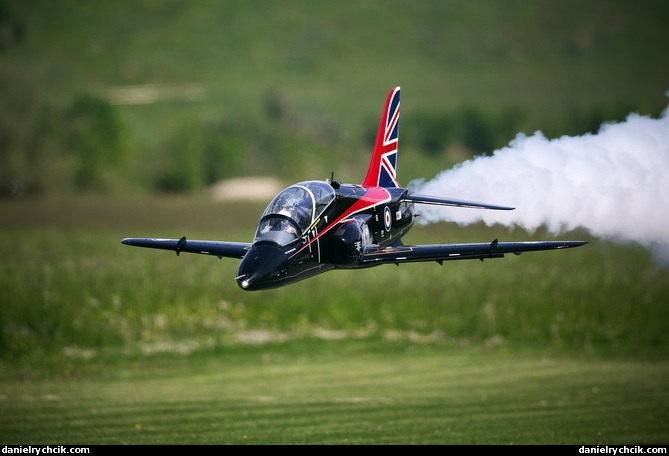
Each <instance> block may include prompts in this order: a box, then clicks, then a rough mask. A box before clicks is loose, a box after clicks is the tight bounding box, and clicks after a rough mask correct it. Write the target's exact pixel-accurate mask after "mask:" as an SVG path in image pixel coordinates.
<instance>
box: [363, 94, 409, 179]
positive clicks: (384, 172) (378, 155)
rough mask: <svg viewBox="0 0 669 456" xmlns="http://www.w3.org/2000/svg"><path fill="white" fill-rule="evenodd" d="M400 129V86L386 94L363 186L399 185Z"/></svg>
mask: <svg viewBox="0 0 669 456" xmlns="http://www.w3.org/2000/svg"><path fill="white" fill-rule="evenodd" d="M399 129H400V88H399V87H395V88H394V89H393V90H391V91H390V93H389V94H388V98H387V99H386V105H385V107H384V108H383V115H382V116H381V123H380V125H379V132H378V133H377V135H376V143H375V144H374V152H373V154H372V160H371V161H370V163H369V169H368V170H367V176H365V180H364V181H363V182H362V185H363V187H401V185H400V184H399V183H398V182H397V172H396V169H397V144H398V135H399Z"/></svg>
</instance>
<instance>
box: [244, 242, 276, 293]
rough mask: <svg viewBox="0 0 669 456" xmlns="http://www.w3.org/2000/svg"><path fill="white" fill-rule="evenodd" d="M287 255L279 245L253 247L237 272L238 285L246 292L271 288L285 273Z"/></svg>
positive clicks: (269, 244) (270, 244) (268, 244)
mask: <svg viewBox="0 0 669 456" xmlns="http://www.w3.org/2000/svg"><path fill="white" fill-rule="evenodd" d="M285 261H286V254H285V252H284V251H283V249H282V248H281V247H280V246H279V245H278V244H273V243H267V244H260V245H258V244H257V245H254V246H252V247H251V248H250V249H249V251H248V252H246V255H244V258H243V259H242V261H241V263H240V264H239V269H238V270H237V277H236V279H237V284H238V285H239V286H240V287H241V288H242V289H244V290H261V289H264V288H271V283H272V282H275V281H277V280H278V279H279V277H280V276H281V273H282V272H283V271H284V262H285Z"/></svg>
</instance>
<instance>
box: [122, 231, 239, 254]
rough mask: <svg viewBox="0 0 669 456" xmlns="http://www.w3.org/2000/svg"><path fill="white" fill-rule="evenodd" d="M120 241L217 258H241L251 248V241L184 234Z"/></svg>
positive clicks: (127, 243) (137, 245)
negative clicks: (194, 237) (205, 238)
mask: <svg viewBox="0 0 669 456" xmlns="http://www.w3.org/2000/svg"><path fill="white" fill-rule="evenodd" d="M121 243H123V244H125V245H132V246H135V247H146V248H150V249H162V250H172V251H174V252H176V253H177V255H178V254H179V253H180V252H188V253H200V254H203V255H214V256H217V257H219V258H221V257H227V258H243V257H244V255H246V252H247V251H248V249H249V248H251V243H246V242H217V241H190V240H187V239H186V237H185V236H184V237H182V238H181V239H149V238H127V239H123V240H122V241H121Z"/></svg>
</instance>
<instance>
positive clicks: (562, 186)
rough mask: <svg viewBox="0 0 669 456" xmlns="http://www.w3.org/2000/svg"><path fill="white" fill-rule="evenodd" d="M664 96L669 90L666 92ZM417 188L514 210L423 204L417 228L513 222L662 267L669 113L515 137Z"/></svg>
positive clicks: (668, 201) (668, 252)
mask: <svg viewBox="0 0 669 456" xmlns="http://www.w3.org/2000/svg"><path fill="white" fill-rule="evenodd" d="M668 95H669V93H668ZM411 187H413V188H414V189H415V190H416V191H418V192H420V193H423V194H428V195H435V196H444V197H450V198H457V199H463V200H470V201H479V202H485V203H491V204H500V205H509V206H514V207H516V209H515V210H513V211H495V210H478V209H464V208H453V207H441V206H428V205H423V206H421V207H420V213H421V217H419V220H422V223H430V222H436V221H451V222H456V223H458V224H462V225H467V224H470V223H474V222H478V221H483V222H484V223H486V224H487V225H493V224H502V225H506V226H513V225H518V226H521V227H523V228H524V229H526V230H528V231H530V232H532V231H534V230H536V229H537V228H539V227H541V226H546V227H547V228H548V229H549V230H550V232H552V233H555V234H557V233H560V232H562V231H565V230H571V229H574V228H577V227H584V228H586V229H587V230H589V231H590V232H591V233H592V234H593V235H595V236H597V237H600V238H609V239H614V240H619V241H632V242H637V243H640V244H642V245H645V246H648V247H651V248H653V249H654V251H655V253H656V257H657V259H658V260H660V261H661V262H662V263H664V264H669V108H668V109H667V110H665V111H664V113H663V114H662V116H661V117H660V118H659V119H653V118H650V117H646V116H640V115H638V114H630V115H629V116H628V117H627V119H626V120H625V121H624V122H621V123H607V124H604V125H602V126H601V128H600V130H599V132H598V133H597V134H587V135H584V136H578V137H568V136H564V137H562V138H558V139H552V140H549V139H546V138H545V137H544V136H543V135H542V134H541V133H540V132H537V133H535V134H534V135H533V136H530V137H528V136H525V135H522V134H519V135H518V137H516V139H515V140H513V141H512V142H511V143H510V144H509V146H508V147H504V148H502V149H499V150H497V151H495V153H494V155H492V156H481V157H477V158H474V159H472V160H468V161H466V162H463V163H461V164H459V165H457V166H455V167H454V168H452V169H450V170H446V171H443V172H441V173H440V174H438V175H437V176H436V177H435V178H434V179H432V180H430V181H427V182H424V181H417V182H412V184H411Z"/></svg>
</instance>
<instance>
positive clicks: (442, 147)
mask: <svg viewBox="0 0 669 456" xmlns="http://www.w3.org/2000/svg"><path fill="white" fill-rule="evenodd" d="M3 5H4V3H2V2H0V59H1V57H2V53H3V52H6V51H7V50H9V49H11V48H12V47H14V46H20V45H21V42H22V40H23V39H24V36H25V33H26V32H25V27H24V26H23V24H22V23H21V22H20V20H17V19H16V18H15V17H12V16H11V15H10V14H8V12H7V9H6V8H5V7H4V6H3ZM41 77H42V76H41V75H40V73H39V72H35V73H31V74H26V73H25V72H22V71H21V70H20V69H19V68H17V67H14V66H13V65H12V63H10V62H8V61H4V62H3V61H2V60H0V163H1V165H0V195H1V196H2V197H14V198H18V197H22V196H25V195H50V194H71V193H87V192H96V193H114V192H115V193H122V192H129V191H135V190H142V191H149V192H186V191H193V190H198V189H201V188H203V187H205V186H207V185H210V184H212V183H214V182H216V181H218V180H220V179H225V178H231V177H237V176H250V175H275V176H282V177H285V178H286V179H289V178H293V177H296V178H298V177H297V176H304V175H308V174H309V171H310V170H309V166H310V165H309V163H310V162H311V161H313V160H312V159H313V157H315V156H318V157H319V159H321V158H323V157H325V158H328V157H331V156H334V157H335V158H337V159H339V160H346V159H347V158H350V157H351V154H352V153H351V152H350V151H351V150H354V151H359V150H369V149H370V148H371V146H372V145H373V143H374V138H375V135H376V131H377V128H378V118H371V119H369V121H368V122H367V123H366V125H365V126H364V128H363V129H362V131H363V132H364V133H363V134H362V137H361V138H358V139H357V140H356V139H353V141H354V143H353V144H350V143H345V140H344V139H342V135H340V134H339V132H338V131H337V129H338V125H337V123H336V122H335V121H331V120H314V119H307V118H306V117H307V116H305V115H300V114H299V113H295V112H293V111H291V109H290V106H288V105H287V103H286V101H285V100H284V99H283V98H282V96H281V93H277V92H276V91H267V92H266V93H265V96H264V97H263V101H262V104H263V106H261V109H260V113H261V114H260V115H259V117H258V116H257V117H253V116H246V117H244V116H240V117H237V118H233V119H218V120H215V121H211V120H209V121H202V120H199V119H186V120H185V121H184V122H182V123H181V125H180V126H178V127H177V128H176V129H174V130H173V131H170V132H169V133H168V134H166V135H165V137H163V138H157V142H156V144H157V146H156V150H154V151H150V152H146V151H142V152H141V153H140V152H139V151H137V150H135V149H136V146H134V145H133V144H132V141H131V140H130V138H131V134H130V131H129V128H128V126H127V125H125V124H124V120H123V116H122V112H121V110H120V108H119V107H118V106H115V105H113V104H111V103H110V102H109V101H108V100H106V99H105V98H104V97H102V96H101V95H95V94H93V93H89V92H86V91H84V92H82V93H80V94H79V95H76V96H74V97H72V98H71V99H66V100H62V99H59V98H57V97H53V96H52V95H51V94H47V93H44V91H45V90H46V89H45V88H44V87H45V84H43V83H42V81H41ZM633 110H634V109H633V105H632V104H631V103H629V104H624V103H622V104H621V103H619V104H616V105H611V106H597V107H594V108H590V109H585V110H584V109H581V110H578V109H574V110H573V112H571V113H568V114H569V115H567V116H565V117H564V119H563V121H562V122H560V124H559V125H558V124H556V125H541V126H535V127H534V128H533V129H532V131H524V130H526V129H527V125H532V124H533V123H532V122H528V118H527V117H528V116H527V114H526V113H525V112H524V111H523V109H521V108H518V107H510V108H508V109H505V110H501V111H492V110H490V109H486V108H482V107H479V106H462V107H460V108H459V109H455V110H452V111H444V112H435V111H425V112H420V111H417V112H412V113H411V114H410V115H405V116H404V117H403V119H402V125H401V127H400V128H401V130H402V133H401V139H400V143H401V147H402V148H403V149H404V148H408V149H410V150H412V153H421V154H423V155H424V156H425V157H427V158H429V160H430V161H432V162H439V160H438V159H439V158H440V157H443V156H444V155H445V154H447V153H448V151H449V150H450V149H452V148H454V147H457V148H458V149H459V150H461V151H465V153H466V154H467V155H469V156H475V155H481V154H491V153H492V152H493V151H494V150H496V149H499V148H501V147H504V146H506V145H507V144H508V143H509V141H510V140H512V139H513V138H514V137H515V136H516V135H517V134H518V133H519V132H524V133H527V134H532V133H533V132H534V131H535V130H541V131H543V133H544V134H545V135H546V136H547V137H549V138H550V137H557V136H562V135H582V134H585V133H595V132H596V131H597V130H598V128H599V126H600V125H601V124H602V123H603V122H606V121H621V120H624V118H625V116H626V115H627V114H629V113H630V112H632V111H633ZM416 151H417V152H416ZM347 154H348V155H347ZM358 156H359V154H357V152H356V155H355V157H358ZM366 157H367V156H364V158H361V159H360V160H362V161H363V162H365V163H364V165H365V166H366V160H367V158H366ZM440 163H443V162H440ZM431 171H433V170H431Z"/></svg>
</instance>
